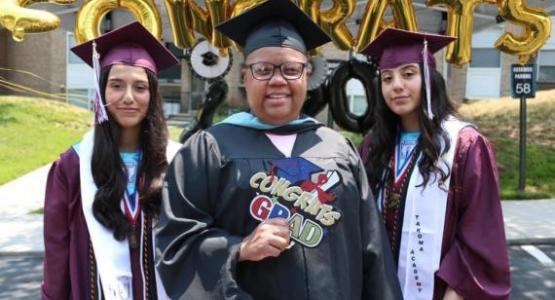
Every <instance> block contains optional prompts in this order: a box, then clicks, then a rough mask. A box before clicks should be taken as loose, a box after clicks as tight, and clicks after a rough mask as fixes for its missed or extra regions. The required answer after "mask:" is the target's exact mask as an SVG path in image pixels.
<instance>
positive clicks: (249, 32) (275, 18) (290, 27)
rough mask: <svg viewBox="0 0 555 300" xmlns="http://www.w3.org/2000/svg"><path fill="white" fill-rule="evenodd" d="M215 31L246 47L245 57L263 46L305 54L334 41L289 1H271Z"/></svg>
mask: <svg viewBox="0 0 555 300" xmlns="http://www.w3.org/2000/svg"><path fill="white" fill-rule="evenodd" d="M216 29H217V30H219V31H220V32H222V33H223V34H224V35H225V36H227V37H228V38H230V39H232V40H233V41H235V42H236V43H237V44H238V45H239V46H241V47H243V49H244V53H245V55H248V54H249V53H251V52H252V51H254V50H256V49H259V48H262V47H286V48H293V49H295V50H298V51H301V52H303V53H306V52H307V51H310V50H312V49H314V48H316V47H319V46H321V45H323V44H325V43H327V42H329V41H331V40H330V38H329V37H328V35H327V34H326V33H325V32H324V31H323V30H322V29H321V28H320V27H319V26H318V24H316V23H314V21H312V19H311V18H310V17H309V16H308V15H306V14H305V13H304V12H303V11H302V10H301V9H300V8H298V7H297V5H295V4H294V3H293V2H291V1H289V0H268V1H266V2H264V3H262V4H260V5H258V6H256V7H254V8H252V9H250V10H248V11H246V12H244V13H242V14H240V15H238V16H236V17H234V18H232V19H230V20H228V21H226V22H224V23H221V24H219V25H218V26H216Z"/></svg>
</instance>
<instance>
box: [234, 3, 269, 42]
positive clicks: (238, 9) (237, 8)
mask: <svg viewBox="0 0 555 300" xmlns="http://www.w3.org/2000/svg"><path fill="white" fill-rule="evenodd" d="M264 1H266V0H237V1H235V3H233V5H232V6H231V15H230V16H229V18H230V19H231V18H233V17H236V16H238V15H240V14H242V13H244V12H245V11H247V10H249V9H251V8H253V7H255V6H257V5H259V4H260V3H263V2H264ZM231 43H232V44H233V45H235V48H237V49H239V51H243V49H242V48H241V46H239V45H237V44H236V43H234V42H231Z"/></svg>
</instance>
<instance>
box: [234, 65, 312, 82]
mask: <svg viewBox="0 0 555 300" xmlns="http://www.w3.org/2000/svg"><path fill="white" fill-rule="evenodd" d="M306 65H307V64H306V63H302V62H296V61H288V62H284V63H282V64H279V65H275V64H272V63H269V62H257V63H253V64H250V65H245V68H249V69H251V74H252V77H254V79H256V80H270V79H271V78H272V76H274V72H275V71H276V69H279V71H280V72H281V76H282V77H283V78H285V79H286V80H295V79H299V78H301V76H303V72H304V68H305V67H306Z"/></svg>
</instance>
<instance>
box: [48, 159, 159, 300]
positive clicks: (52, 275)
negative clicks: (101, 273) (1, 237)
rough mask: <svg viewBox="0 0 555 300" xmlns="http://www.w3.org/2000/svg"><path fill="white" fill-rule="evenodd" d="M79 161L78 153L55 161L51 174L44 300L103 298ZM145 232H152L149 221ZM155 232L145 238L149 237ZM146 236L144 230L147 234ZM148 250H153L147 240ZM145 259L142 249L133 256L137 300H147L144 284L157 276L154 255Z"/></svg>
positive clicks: (152, 296)
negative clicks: (145, 299)
mask: <svg viewBox="0 0 555 300" xmlns="http://www.w3.org/2000/svg"><path fill="white" fill-rule="evenodd" d="M80 186H81V185H80V179H79V156H78V155H77V153H75V151H74V150H73V148H70V149H69V150H67V151H66V152H65V153H63V154H62V155H61V156H60V158H59V159H58V160H57V161H56V162H54V164H53V165H52V167H51V169H50V172H49V174H48V180H47V184H46V196H45V203H44V244H45V245H44V246H45V255H44V278H43V283H42V287H41V295H42V296H41V298H42V299H44V300H63V299H75V300H85V299H100V295H99V294H100V293H101V290H100V285H99V284H98V279H97V275H98V274H97V270H96V263H95V257H94V253H93V250H92V245H91V241H90V237H89V231H88V229H87V224H86V222H85V216H84V215H83V208H82V205H81V188H80ZM145 223H147V224H146V225H145V228H151V225H150V222H145ZM150 232H151V230H148V232H147V233H146V234H143V236H146V237H150V236H152V235H151V234H150ZM142 233H144V231H142ZM144 245H145V246H144V247H143V251H144V250H145V249H152V241H151V240H150V238H148V239H145V243H144ZM148 253H149V254H147V255H145V256H143V257H141V255H140V251H139V249H136V250H133V251H131V260H132V262H131V268H132V273H133V293H134V299H142V298H143V297H142V293H143V288H144V284H143V280H142V276H141V275H140V274H141V273H140V272H141V263H142V264H143V268H144V270H145V277H147V278H149V276H148V274H154V261H153V253H152V251H148ZM154 280H155V276H150V280H147V281H148V282H149V283H148V286H149V287H151V288H147V294H148V296H147V299H156V298H155V295H156V284H155V283H154Z"/></svg>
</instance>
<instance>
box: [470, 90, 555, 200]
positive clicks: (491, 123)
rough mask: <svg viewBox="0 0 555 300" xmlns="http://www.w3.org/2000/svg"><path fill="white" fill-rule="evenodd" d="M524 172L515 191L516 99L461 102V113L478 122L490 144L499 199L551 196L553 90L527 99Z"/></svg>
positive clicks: (554, 186)
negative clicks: (522, 184) (520, 188)
mask: <svg viewBox="0 0 555 300" xmlns="http://www.w3.org/2000/svg"><path fill="white" fill-rule="evenodd" d="M526 108H527V122H526V126H527V137H526V139H527V150H526V151H527V174H526V188H525V193H524V194H521V193H519V192H518V176H519V128H520V119H519V114H520V101H519V100H518V99H511V98H504V99H502V100H496V101H487V100H482V101H476V102H472V103H468V104H463V105H462V106H461V107H460V109H459V111H460V113H461V115H462V117H464V118H466V119H469V120H471V121H472V122H474V123H475V124H477V125H478V128H479V130H480V131H481V132H482V133H484V134H485V135H486V136H487V137H488V138H489V139H490V141H491V142H492V143H493V144H494V147H495V151H496V155H497V162H498V165H499V171H500V174H501V196H502V198H503V199H523V198H555V90H552V91H548V92H539V93H537V94H536V98H535V99H528V102H527V106H526Z"/></svg>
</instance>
